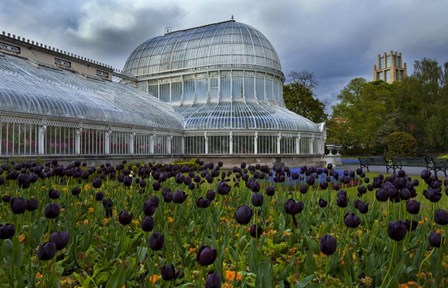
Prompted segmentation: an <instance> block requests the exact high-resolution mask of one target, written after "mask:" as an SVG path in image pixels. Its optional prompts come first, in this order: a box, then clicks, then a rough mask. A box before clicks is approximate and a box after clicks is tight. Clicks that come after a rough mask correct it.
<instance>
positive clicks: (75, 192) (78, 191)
mask: <svg viewBox="0 0 448 288" xmlns="http://www.w3.org/2000/svg"><path fill="white" fill-rule="evenodd" d="M79 193H81V188H79V187H75V188H73V189H72V195H73V196H78V195H79Z"/></svg>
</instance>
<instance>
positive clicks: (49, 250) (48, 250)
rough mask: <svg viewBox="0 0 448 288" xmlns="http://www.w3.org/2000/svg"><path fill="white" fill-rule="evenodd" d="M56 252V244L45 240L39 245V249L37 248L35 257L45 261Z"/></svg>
mask: <svg viewBox="0 0 448 288" xmlns="http://www.w3.org/2000/svg"><path fill="white" fill-rule="evenodd" d="M55 254H56V244H54V243H53V242H46V243H44V244H41V245H39V249H38V250H37V257H38V258H39V260H43V261H47V260H50V259H52V258H53V257H54V255H55Z"/></svg>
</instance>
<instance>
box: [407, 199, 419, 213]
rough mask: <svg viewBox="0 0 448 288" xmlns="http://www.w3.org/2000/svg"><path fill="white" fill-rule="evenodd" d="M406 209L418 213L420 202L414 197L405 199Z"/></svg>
mask: <svg viewBox="0 0 448 288" xmlns="http://www.w3.org/2000/svg"><path fill="white" fill-rule="evenodd" d="M406 211H408V213H410V214H418V212H420V203H419V202H418V201H417V200H414V199H411V200H408V201H406Z"/></svg>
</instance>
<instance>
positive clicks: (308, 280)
mask: <svg viewBox="0 0 448 288" xmlns="http://www.w3.org/2000/svg"><path fill="white" fill-rule="evenodd" d="M313 279H314V274H311V275H308V276H306V277H305V278H303V280H302V281H300V282H299V283H297V285H296V287H295V288H305V287H306V286H307V285H308V284H310V283H311V281H313Z"/></svg>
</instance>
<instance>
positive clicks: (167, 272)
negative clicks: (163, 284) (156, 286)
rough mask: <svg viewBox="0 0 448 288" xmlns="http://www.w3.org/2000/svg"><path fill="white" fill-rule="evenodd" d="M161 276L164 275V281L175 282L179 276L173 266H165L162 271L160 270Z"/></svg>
mask: <svg viewBox="0 0 448 288" xmlns="http://www.w3.org/2000/svg"><path fill="white" fill-rule="evenodd" d="M160 275H162V279H163V280H165V281H171V280H174V279H176V276H177V275H176V270H175V269H174V266H173V264H167V265H164V266H163V267H162V269H160Z"/></svg>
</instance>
